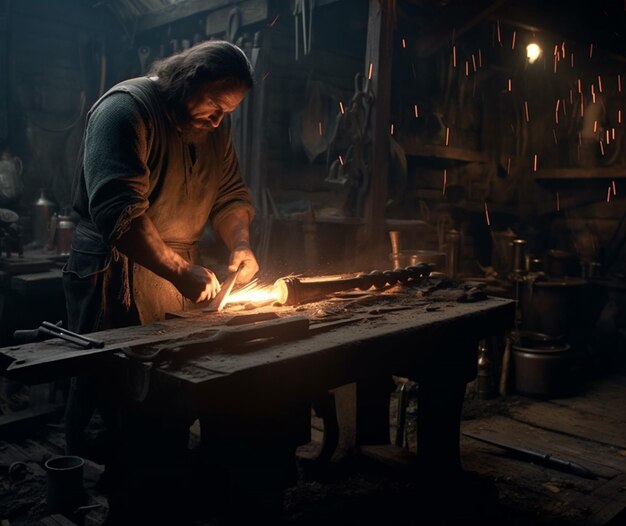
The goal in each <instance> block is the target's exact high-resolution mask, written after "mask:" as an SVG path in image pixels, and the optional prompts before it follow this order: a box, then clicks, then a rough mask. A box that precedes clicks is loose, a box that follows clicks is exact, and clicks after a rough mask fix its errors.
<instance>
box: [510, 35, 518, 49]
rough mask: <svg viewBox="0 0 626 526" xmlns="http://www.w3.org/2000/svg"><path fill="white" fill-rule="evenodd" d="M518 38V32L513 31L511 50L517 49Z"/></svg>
mask: <svg viewBox="0 0 626 526" xmlns="http://www.w3.org/2000/svg"><path fill="white" fill-rule="evenodd" d="M516 36H517V31H513V38H512V39H511V49H515V37H516Z"/></svg>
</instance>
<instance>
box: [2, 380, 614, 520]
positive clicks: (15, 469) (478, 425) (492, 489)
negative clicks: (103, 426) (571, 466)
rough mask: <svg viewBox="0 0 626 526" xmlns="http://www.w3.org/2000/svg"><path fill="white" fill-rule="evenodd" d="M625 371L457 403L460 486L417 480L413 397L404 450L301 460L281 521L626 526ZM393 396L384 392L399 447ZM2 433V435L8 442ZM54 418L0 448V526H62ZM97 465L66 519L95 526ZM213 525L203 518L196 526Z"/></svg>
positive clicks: (88, 471)
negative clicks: (581, 469) (553, 393)
mask: <svg viewBox="0 0 626 526" xmlns="http://www.w3.org/2000/svg"><path fill="white" fill-rule="evenodd" d="M624 400H626V375H624V374H617V375H612V376H608V377H605V378H603V379H601V380H598V381H595V382H594V383H591V384H590V385H589V386H587V387H585V389H584V391H582V392H580V393H579V394H578V395H577V396H573V397H569V398H563V399H557V400H548V401H538V400H535V399H530V398H525V397H522V396H517V395H511V396H507V397H506V398H494V399H491V400H480V399H477V398H476V397H475V396H474V394H473V392H472V391H471V389H469V390H468V396H467V398H466V401H465V407H464V415H463V421H462V432H463V433H465V434H463V435H462V437H461V451H462V461H463V465H464V467H465V469H466V470H467V476H466V477H464V479H463V480H426V481H425V480H421V479H420V478H419V476H418V474H417V473H416V471H415V470H412V469H411V465H412V462H413V460H414V452H415V448H416V447H417V445H416V443H415V420H414V416H415V413H416V411H417V408H416V405H415V403H416V402H415V400H414V399H412V398H409V405H408V412H407V416H408V418H407V426H406V438H405V444H404V447H402V448H399V447H395V446H384V447H378V448H377V447H371V448H364V449H363V450H361V451H360V454H355V455H347V456H344V457H343V458H340V459H336V460H335V461H334V462H332V463H331V465H330V466H329V467H328V468H327V469H324V470H322V471H319V470H316V469H315V468H314V464H311V463H310V462H307V461H306V460H301V461H300V462H299V471H298V481H297V484H296V485H295V486H293V487H291V488H289V489H288V490H287V491H286V493H285V504H284V516H285V522H286V523H287V524H289V525H292V526H305V525H321V524H324V525H340V524H341V525H342V526H346V525H357V524H358V525H370V524H371V525H383V524H404V525H423V524H434V525H457V524H459V525H460V524H464V525H466V524H471V525H474V524H479V525H496V524H497V525H502V524H506V525H507V526H534V525H556V526H561V525H562V526H565V525H567V526H592V525H598V526H602V525H611V526H618V525H621V524H626V515H625V513H624V511H623V510H624V509H625V508H626V411H624V405H623V404H624ZM396 407H397V393H396V394H395V395H394V396H393V397H392V406H391V415H392V422H391V434H390V438H391V441H392V442H393V441H394V440H395V431H396V427H395V424H396V422H395V410H396ZM321 428H322V424H321V422H320V421H319V420H318V419H316V418H313V433H312V435H313V441H312V443H311V444H308V445H307V446H304V447H303V448H301V450H300V451H299V456H300V457H301V458H302V459H305V458H306V457H307V456H308V455H309V454H310V453H311V451H314V450H315V448H316V447H319V440H320V437H321V436H322V432H321ZM466 434H474V435H480V436H483V437H491V438H496V439H498V440H500V441H502V442H505V443H508V444H510V445H516V446H524V447H527V448H531V449H533V450H537V451H543V452H545V453H549V454H551V455H554V456H556V457H558V458H565V459H567V460H569V461H574V462H576V463H579V464H581V465H583V466H585V467H587V468H589V469H590V470H592V471H593V472H594V473H595V475H597V477H596V478H595V479H588V478H585V477H581V476H578V475H576V474H571V473H567V472H564V471H560V470H556V469H553V468H550V467H546V466H544V465H541V464H539V463H530V462H527V461H525V460H523V459H519V458H515V457H512V456H511V455H509V454H507V453H506V452H505V451H503V450H502V449H501V448H497V447H494V446H491V445H488V444H485V443H482V442H479V441H477V440H475V439H472V438H470V437H468V436H466ZM6 438H9V437H6ZM63 446H64V439H63V432H62V422H61V419H60V416H58V414H57V416H54V415H53V416H52V418H48V419H47V422H46V423H43V424H39V425H36V426H35V427H31V428H27V429H22V430H21V431H19V430H18V432H17V434H16V435H15V436H14V437H13V438H11V439H10V440H6V439H5V440H3V441H0V519H3V520H4V521H8V522H6V523H5V522H3V523H2V525H3V526H4V525H5V524H10V525H12V526H18V525H36V524H44V525H58V524H66V525H67V524H68V523H67V522H64V518H63V517H62V516H58V515H57V516H51V515H49V514H48V512H47V508H46V472H45V470H44V468H43V463H44V462H45V460H46V459H48V458H50V457H52V456H55V455H58V454H61V453H62V452H63ZM101 472H102V466H99V465H96V464H93V463H91V462H89V461H87V462H86V464H85V468H84V477H83V480H84V487H85V489H86V490H87V493H88V496H89V498H88V501H86V507H85V508H84V509H83V510H82V511H81V512H79V513H78V514H77V515H75V516H73V517H72V518H73V519H74V520H75V521H76V522H77V523H78V522H80V521H82V522H83V524H84V525H85V526H99V525H101V524H102V523H103V521H104V518H105V516H106V511H107V501H106V499H105V498H104V497H103V496H102V494H100V493H99V491H98V490H97V481H98V478H99V476H100V474H101ZM214 524H217V523H216V522H215V521H213V520H212V519H202V520H200V519H199V520H198V521H197V522H196V526H212V525H214Z"/></svg>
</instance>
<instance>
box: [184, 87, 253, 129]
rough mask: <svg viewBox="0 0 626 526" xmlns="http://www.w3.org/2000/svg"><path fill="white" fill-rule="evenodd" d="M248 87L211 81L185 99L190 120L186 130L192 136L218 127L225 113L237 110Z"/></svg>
mask: <svg viewBox="0 0 626 526" xmlns="http://www.w3.org/2000/svg"><path fill="white" fill-rule="evenodd" d="M247 93H248V89H247V88H245V87H242V86H237V87H235V88H233V87H232V86H231V87H228V88H225V87H224V86H223V85H220V83H219V82H211V83H209V84H207V85H206V86H205V87H204V88H201V89H200V90H199V91H198V92H197V93H196V94H195V95H194V96H192V97H190V98H188V99H187V100H186V101H185V107H186V108H187V113H188V114H189V121H188V124H187V126H185V130H183V131H184V132H185V133H186V134H190V135H192V136H194V135H198V134H203V132H204V133H208V132H211V131H213V130H214V129H215V128H217V127H218V126H219V125H220V123H221V122H222V119H223V118H224V115H225V114H226V113H231V112H233V111H235V108H237V106H238V105H239V103H240V102H241V101H242V100H243V99H244V97H245V96H246V94H247Z"/></svg>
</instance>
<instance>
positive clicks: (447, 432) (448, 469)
mask: <svg viewBox="0 0 626 526" xmlns="http://www.w3.org/2000/svg"><path fill="white" fill-rule="evenodd" d="M476 349H477V343H476V342H471V344H467V343H465V344H463V347H462V348H456V349H455V353H461V354H459V355H457V356H456V357H452V356H450V354H449V353H438V356H441V355H446V356H447V357H448V358H449V359H450V361H449V362H448V363H438V362H436V361H433V363H430V364H428V366H427V367H425V368H424V370H423V371H422V372H421V374H420V376H419V379H418V411H417V459H418V466H419V469H420V472H421V473H423V474H424V475H426V476H427V477H428V476H431V475H432V476H437V477H449V476H454V475H458V474H459V473H461V471H462V466H461V455H460V446H459V435H460V426H461V411H462V408H463V400H464V399H465V390H466V386H467V383H468V382H469V381H470V380H472V379H473V378H475V377H476V362H477V354H476Z"/></svg>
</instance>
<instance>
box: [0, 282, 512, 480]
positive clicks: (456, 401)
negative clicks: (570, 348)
mask: <svg viewBox="0 0 626 526" xmlns="http://www.w3.org/2000/svg"><path fill="white" fill-rule="evenodd" d="M379 301H381V302H382V306H381V303H378V304H377V305H375V306H372V305H371V304H370V305H363V306H359V307H358V308H357V309H356V310H353V311H351V312H348V313H346V312H341V313H339V314H337V315H333V313H334V312H335V311H337V310H339V311H341V309H337V305H336V304H331V305H330V307H331V308H328V302H324V303H321V304H320V303H312V304H309V305H305V306H300V307H295V308H294V307H284V306H283V307H278V306H271V307H265V308H264V309H258V310H257V311H255V313H257V314H258V312H259V311H263V310H265V311H273V312H275V313H276V314H277V315H278V316H280V317H281V318H286V317H290V316H306V317H308V318H309V320H310V322H311V323H310V327H311V328H314V327H315V326H316V323H317V322H327V321H328V320H330V319H336V318H337V317H343V318H346V317H347V318H350V317H354V318H356V319H355V321H354V322H353V323H350V324H347V325H344V326H341V327H336V328H333V329H331V330H328V331H327V332H321V333H317V334H314V335H308V333H307V332H305V333H303V334H301V337H300V338H299V339H296V340H292V341H286V342H280V341H274V342H270V343H269V344H267V343H266V344H264V345H263V344H261V345H253V346H251V347H250V346H248V347H245V348H237V349H231V350H228V351H226V350H223V349H219V348H211V346H210V345H207V346H206V347H207V348H206V349H201V351H203V352H200V353H198V354H197V355H195V356H193V357H189V358H185V359H184V360H176V361H171V360H168V361H166V362H164V363H161V364H158V365H157V364H155V365H146V364H143V363H140V362H136V361H134V360H131V359H129V358H128V357H126V356H125V355H124V354H122V353H120V352H118V351H119V349H120V346H123V345H127V346H132V347H133V348H140V347H141V346H142V344H143V345H144V347H145V345H152V344H159V345H162V344H164V343H167V342H175V341H177V342H179V343H180V339H181V338H184V339H187V340H189V339H191V340H193V339H197V338H200V337H207V335H211V334H214V332H215V329H216V328H217V329H220V328H221V329H223V328H225V327H226V325H225V324H226V323H227V322H228V320H231V319H232V318H233V317H235V316H245V315H246V314H247V312H246V311H239V312H235V311H232V310H226V311H224V312H221V313H211V314H209V313H202V312H194V313H187V314H186V315H181V316H180V317H174V318H172V319H168V320H165V321H161V322H157V323H153V324H150V325H145V326H138V327H129V328H123V329H114V330H109V331H102V332H99V333H94V334H92V335H91V336H93V337H96V338H99V339H101V340H104V341H105V342H106V346H105V347H104V349H88V350H78V349H73V348H71V345H69V344H64V343H63V342H60V341H59V340H48V341H45V342H40V343H33V344H28V345H22V346H17V347H10V348H3V349H0V374H3V375H6V376H9V377H13V378H15V379H18V380H19V381H22V382H24V383H30V384H33V383H40V382H45V381H51V380H56V379H58V378H60V377H64V376H70V375H75V374H81V373H85V372H86V371H91V372H93V371H94V370H99V368H100V364H105V363H106V364H107V365H111V364H112V365H113V366H114V367H119V368H122V369H128V370H129V371H131V374H129V375H127V376H128V377H131V378H134V379H135V380H134V381H133V382H132V383H133V385H131V389H130V392H132V393H133V396H134V397H135V398H136V399H137V400H145V402H146V403H148V402H149V401H150V400H152V401H155V400H156V401H157V403H158V406H159V407H161V408H162V411H163V415H167V414H168V413H169V414H177V415H180V414H181V413H185V414H187V415H188V416H189V418H190V419H192V420H193V419H194V418H198V417H199V416H202V415H209V416H217V417H219V418H224V417H227V416H228V415H237V418H238V419H239V418H240V417H241V418H245V414H246V412H247V409H246V408H248V407H249V406H251V405H255V404H259V405H262V406H263V407H266V408H268V409H267V410H268V412H271V411H272V408H279V409H277V410H278V411H279V412H280V408H281V407H284V406H285V404H292V403H293V402H298V401H312V400H315V399H317V398H318V397H320V396H321V395H323V394H324V393H327V392H328V390H331V389H334V388H337V387H339V386H344V385H347V384H351V383H354V382H356V383H357V386H370V385H375V384H376V383H377V382H379V380H380V379H381V378H390V377H391V375H398V376H403V377H408V378H412V379H417V380H418V382H419V385H420V397H421V399H420V412H419V413H420V423H419V428H420V440H421V442H420V444H421V447H420V453H421V454H420V456H421V457H422V460H423V462H424V463H425V464H428V463H432V462H435V460H434V459H437V461H436V462H437V469H438V470H439V471H441V468H442V465H443V467H446V466H447V467H449V468H451V469H453V468H455V467H456V466H457V465H458V458H459V456H458V425H459V417H460V414H459V413H460V408H461V404H462V401H463V394H464V392H465V385H466V382H468V381H469V380H471V379H472V378H473V377H474V376H475V372H476V371H475V366H476V348H477V342H478V340H479V339H481V338H485V337H489V336H492V335H498V334H501V333H502V332H503V331H505V330H507V329H508V328H510V327H511V326H512V323H513V318H514V302H512V301H510V300H506V299H500V298H488V299H485V300H482V301H477V302H472V303H458V302H450V301H443V302H437V303H435V302H432V301H429V300H428V299H425V298H417V297H416V296H415V291H414V290H411V289H409V290H408V291H404V292H402V293H401V294H391V295H385V294H380V295H379ZM394 305H395V306H398V305H400V306H402V307H404V308H405V310H397V311H388V310H385V309H390V308H394V307H393V306H394ZM346 310H347V309H346ZM260 323H264V322H260ZM197 352H198V351H197V350H196V353H197ZM103 370H104V369H103ZM378 385H380V384H378ZM359 393H360V394H359ZM357 396H358V404H356V408H355V411H356V416H355V418H356V433H355V442H356V443H358V444H367V443H381V442H383V443H384V442H387V441H388V439H389V431H388V419H387V421H386V422H385V415H387V416H388V413H385V410H384V403H383V409H382V411H381V404H380V402H377V401H376V400H375V399H372V397H370V396H368V395H367V392H366V390H365V389H361V391H357ZM387 411H388V408H387ZM446 437H447V438H446ZM442 459H444V460H443V461H442Z"/></svg>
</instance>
